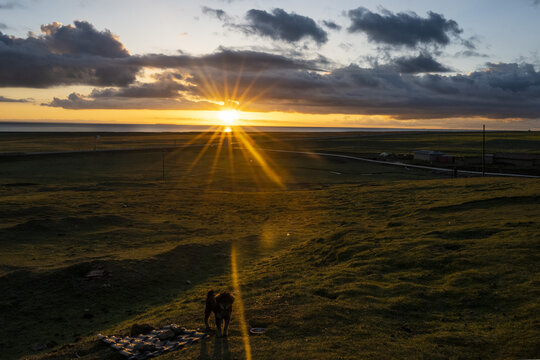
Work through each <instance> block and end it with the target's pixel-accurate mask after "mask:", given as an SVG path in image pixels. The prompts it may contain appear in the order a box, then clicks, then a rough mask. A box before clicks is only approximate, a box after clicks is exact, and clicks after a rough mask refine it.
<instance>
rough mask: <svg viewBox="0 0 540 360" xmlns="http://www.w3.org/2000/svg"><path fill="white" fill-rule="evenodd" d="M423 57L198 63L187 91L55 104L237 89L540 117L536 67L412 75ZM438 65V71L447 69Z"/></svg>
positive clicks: (370, 107)
mask: <svg viewBox="0 0 540 360" xmlns="http://www.w3.org/2000/svg"><path fill="white" fill-rule="evenodd" d="M418 58H420V59H421V60H422V58H424V60H425V59H429V56H427V55H422V54H421V55H420V56H418V57H413V58H398V59H395V60H393V61H391V62H390V63H389V64H386V65H380V66H377V65H375V66H373V67H368V68H363V67H360V66H357V65H349V66H345V67H340V68H336V69H334V70H332V71H327V72H320V71H313V70H307V69H305V68H279V67H271V68H266V69H256V68H248V69H246V68H244V69H243V70H240V69H239V68H238V69H237V70H235V71H231V70H230V69H224V68H220V67H217V66H204V65H202V64H203V63H202V62H198V63H197V64H198V65H194V66H192V67H185V68H183V70H182V71H183V72H184V73H183V75H182V78H181V79H176V78H175V79H173V81H175V82H179V83H180V84H181V86H180V85H178V87H177V88H176V87H173V89H172V91H165V95H164V96H167V97H159V98H150V97H147V98H145V99H144V101H143V100H141V99H140V98H135V97H134V96H139V95H138V94H140V91H143V90H144V91H149V88H151V89H161V88H162V86H163V85H162V84H160V85H155V86H149V85H142V84H134V85H132V86H131V87H129V88H127V89H117V90H108V91H106V92H103V91H101V90H96V91H94V92H92V93H91V94H90V95H88V96H82V95H74V96H71V97H68V98H67V99H54V101H53V102H51V103H50V104H49V106H60V107H65V108H108V109H109V108H156V109H163V108H167V109H186V108H201V109H204V108H206V109H213V108H216V106H215V105H212V104H215V103H218V102H222V101H225V102H226V100H227V98H226V95H225V94H227V92H228V93H229V94H231V93H232V91H233V90H232V89H235V88H236V97H235V98H236V99H239V98H242V104H240V106H241V108H242V109H243V110H246V111H263V112H264V111H285V112H301V113H310V114H332V113H337V114H357V115H386V116H389V117H392V118H394V119H443V118H455V117H469V118H470V117H487V118H493V119H506V118H513V119H514V118H526V119H539V118H540V101H538V99H540V72H536V70H535V69H534V66H532V65H530V64H513V63H510V64H506V63H499V64H492V63H488V64H486V66H485V68H483V69H481V70H479V71H475V72H472V73H470V74H467V75H461V74H458V75H448V76H443V75H436V74H421V75H416V74H413V72H418V71H427V70H428V68H429V66H425V64H424V66H422V61H418ZM415 60H416V61H415ZM417 62H419V63H420V65H418V64H417ZM399 63H402V64H403V63H405V64H406V65H407V66H408V67H406V70H407V71H401V70H403V69H399V66H398V65H396V64H399ZM413 64H414V65H415V66H416V67H413ZM436 64H438V63H437V62H436ZM436 64H435V70H441V69H439V68H438V67H437V65H436ZM428 65H429V64H428ZM431 65H433V64H430V66H431ZM439 65H440V64H439ZM201 66H202V68H201ZM443 68H444V67H443ZM444 69H445V68H444ZM431 70H433V69H431ZM164 79H169V80H167V81H170V80H171V79H170V78H167V77H165V78H164ZM164 79H158V80H156V81H161V82H164V81H165V80H164ZM225 84H226V87H225ZM147 87H149V88H147ZM135 88H137V89H136V90H135ZM139 88H140V89H139ZM165 88H166V89H170V88H168V87H165ZM128 89H129V90H128ZM175 92H177V93H178V94H177V95H175V94H176V93H175ZM129 94H131V95H129ZM134 94H137V95H134ZM130 96H132V97H130ZM145 96H149V95H145ZM169 96H173V98H170V97H169ZM188 99H189V100H188ZM201 101H204V102H201Z"/></svg>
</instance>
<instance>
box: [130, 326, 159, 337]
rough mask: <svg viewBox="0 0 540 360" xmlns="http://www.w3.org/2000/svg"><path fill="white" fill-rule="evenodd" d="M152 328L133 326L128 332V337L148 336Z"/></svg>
mask: <svg viewBox="0 0 540 360" xmlns="http://www.w3.org/2000/svg"><path fill="white" fill-rule="evenodd" d="M152 330H154V328H153V327H152V326H150V325H148V324H133V326H132V327H131V330H130V331H129V336H137V335H141V334H142V335H146V334H150V333H151V332H152Z"/></svg>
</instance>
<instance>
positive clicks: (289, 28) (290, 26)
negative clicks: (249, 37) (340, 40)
mask: <svg viewBox="0 0 540 360" xmlns="http://www.w3.org/2000/svg"><path fill="white" fill-rule="evenodd" d="M246 19H247V21H248V23H247V24H243V25H234V27H236V28H238V29H240V30H242V31H243V32H244V33H246V34H256V35H260V36H264V37H269V38H271V39H273V40H281V41H285V42H288V43H295V42H298V41H300V40H303V39H307V38H310V39H311V40H313V41H315V42H316V43H317V44H319V45H321V44H324V43H326V42H327V41H328V33H327V32H326V31H324V30H323V29H322V28H321V27H320V26H318V25H317V24H316V23H315V21H314V20H313V19H312V18H309V17H307V16H302V15H298V14H295V13H287V12H286V11H285V10H283V9H274V10H272V12H271V13H268V12H266V11H264V10H257V9H251V10H249V11H248V12H247V14H246Z"/></svg>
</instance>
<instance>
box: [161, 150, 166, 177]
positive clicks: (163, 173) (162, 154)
mask: <svg viewBox="0 0 540 360" xmlns="http://www.w3.org/2000/svg"><path fill="white" fill-rule="evenodd" d="M161 165H162V166H161V168H162V179H163V181H165V149H161Z"/></svg>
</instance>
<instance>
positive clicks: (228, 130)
mask: <svg viewBox="0 0 540 360" xmlns="http://www.w3.org/2000/svg"><path fill="white" fill-rule="evenodd" d="M223 131H225V132H226V133H230V132H232V130H231V128H230V127H229V126H227V127H226V128H225V130H223Z"/></svg>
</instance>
